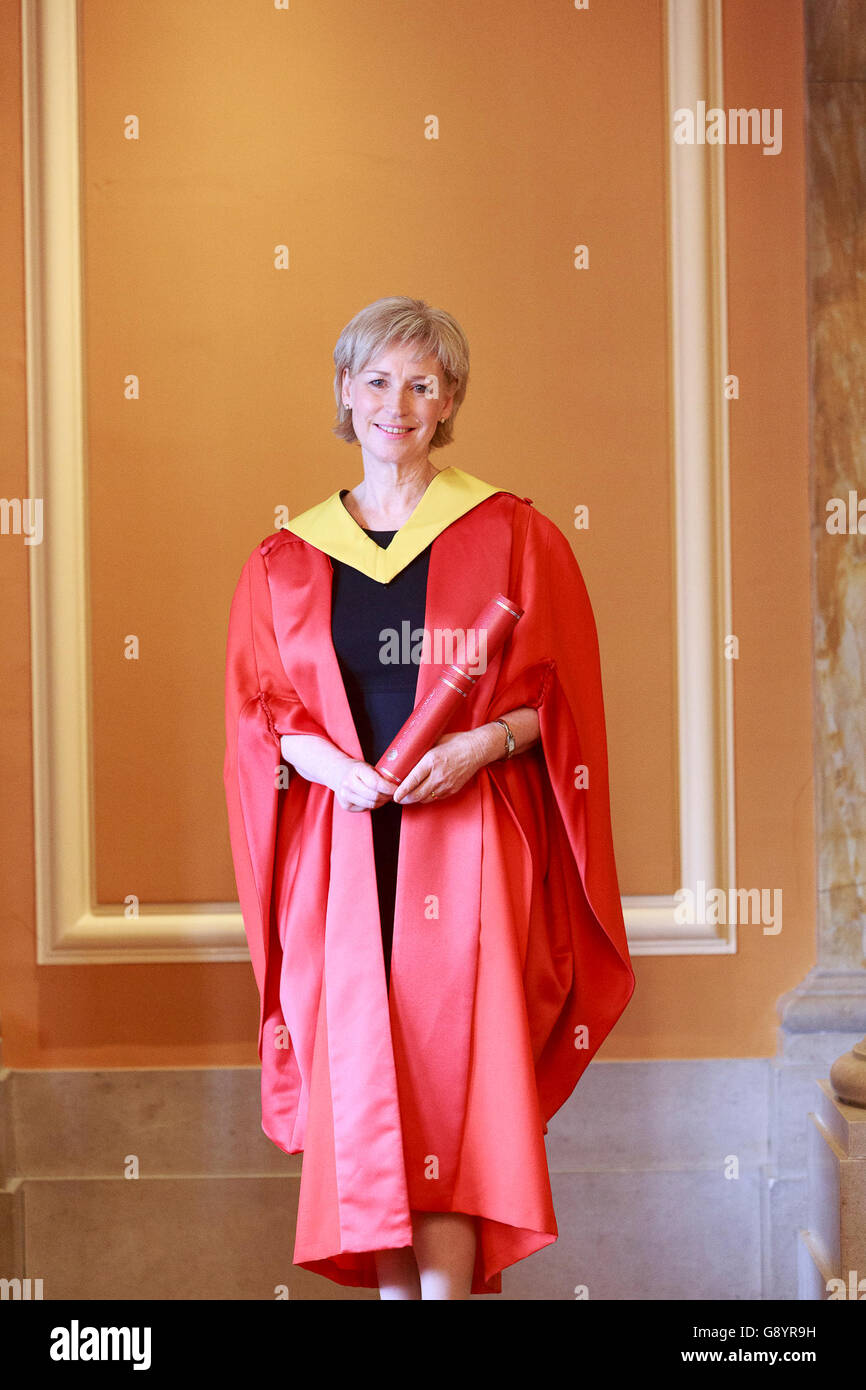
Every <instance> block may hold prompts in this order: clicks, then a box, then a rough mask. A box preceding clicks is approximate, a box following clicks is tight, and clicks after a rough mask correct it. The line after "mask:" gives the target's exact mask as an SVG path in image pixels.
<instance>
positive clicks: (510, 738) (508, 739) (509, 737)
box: [493, 719, 514, 762]
mask: <svg viewBox="0 0 866 1390" xmlns="http://www.w3.org/2000/svg"><path fill="white" fill-rule="evenodd" d="M493 723H494V724H501V725H502V727H503V729H504V730H505V758H504V761H505V762H508V759H509V758H510V757H511V755H512V754H513V752H514V735H513V733H512V732H511V730H510V729H509V727H508V725H507V724H506V722H505V720H504V719H494V721H493Z"/></svg>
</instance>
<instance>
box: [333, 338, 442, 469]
mask: <svg viewBox="0 0 866 1390" xmlns="http://www.w3.org/2000/svg"><path fill="white" fill-rule="evenodd" d="M453 399H454V393H453V392H451V394H450V395H449V394H446V389H445V377H444V375H443V373H442V368H441V367H440V365H439V362H438V360H437V359H436V358H435V357H433V356H430V357H420V358H419V357H418V347H417V344H415V343H392V344H390V345H389V346H388V347H386V348H384V349H382V351H380V352H378V353H376V354H375V356H373V357H371V358H370V361H369V362H368V363H367V364H366V366H364V367H363V368H362V369H361V371H360V372H358V373H357V374H356V375H355V376H354V377H353V376H350V375H349V371H348V369H347V368H346V369H344V371H343V400H344V401H348V402H350V403H351V406H352V427H353V429H354V431H355V434H356V435H357V437H358V442H359V443H360V445H361V452H362V453H363V456H364V464H365V466H366V464H367V463H368V462H369V461H371V460H376V461H378V462H381V463H389V464H397V465H404V464H415V463H423V462H424V461H425V460H426V459H427V451H428V447H429V444H430V440H431V439H432V438H433V435H434V433H435V431H436V426H437V424H438V423H439V421H440V420H441V419H443V418H447V417H448V415H450V413H451V405H452V402H453Z"/></svg>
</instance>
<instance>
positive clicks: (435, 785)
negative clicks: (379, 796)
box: [394, 729, 490, 806]
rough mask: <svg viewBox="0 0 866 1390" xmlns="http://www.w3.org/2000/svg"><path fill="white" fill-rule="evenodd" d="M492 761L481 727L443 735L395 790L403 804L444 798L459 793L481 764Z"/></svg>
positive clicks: (396, 796) (396, 795) (397, 800)
mask: <svg viewBox="0 0 866 1390" xmlns="http://www.w3.org/2000/svg"><path fill="white" fill-rule="evenodd" d="M489 761H490V745H489V742H488V741H487V740H486V739H485V738H484V737H483V735H482V733H481V730H480V729H467V730H466V731H465V732H463V733H457V734H443V735H442V737H441V738H440V739H439V741H438V742H437V743H435V744H434V745H433V747H432V748H431V749H430V750H429V752H427V753H425V754H424V756H423V758H421V759H419V761H418V762H417V763H416V764H415V766H414V767H413V768H412V771H411V772H407V773H406V776H405V777H404V778H403V781H402V782H401V783H400V785H399V787H397V788H396V790H395V792H394V800H395V801H396V802H398V803H399V804H400V805H404V806H405V805H408V804H410V803H411V802H414V801H418V802H420V801H433V800H434V793H435V800H436V801H441V800H442V799H443V797H446V796H453V795H454V793H455V792H459V791H460V789H461V787H464V786H465V785H466V783H467V782H468V781H469V778H470V777H472V776H474V774H475V773H476V772H477V771H478V769H479V768H480V767H483V766H484V764H485V763H487V762H489Z"/></svg>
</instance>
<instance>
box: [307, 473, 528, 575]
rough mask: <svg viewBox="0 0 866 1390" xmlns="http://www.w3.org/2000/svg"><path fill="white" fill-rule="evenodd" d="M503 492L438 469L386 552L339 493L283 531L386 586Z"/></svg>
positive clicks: (457, 474)
mask: <svg viewBox="0 0 866 1390" xmlns="http://www.w3.org/2000/svg"><path fill="white" fill-rule="evenodd" d="M502 491H503V489H502V488H499V487H491V485H490V483H485V482H482V481H481V479H480V478H475V477H473V476H472V474H471V473H464V472H463V470H462V469H461V468H454V467H450V468H442V469H440V471H439V472H438V473H437V474H436V476H435V478H433V479H431V481H430V482H429V483H428V485H427V490H426V492H425V493H424V494H423V496H422V497H421V500H420V501H419V502H418V504H417V505H416V507H415V510H414V511H413V512H412V513H411V515H410V516H408V517H407V519H406V520H405V521H404V522H403V525H402V526H401V527H400V529H399V530H398V531H397V534H396V535H395V536H394V539H393V540H392V541H391V544H390V545H389V546H388V548H387V550H383V549H382V547H381V546H380V545H377V544H376V542H375V541H374V540H372V539H371V537H370V536H368V535H367V534H366V533H365V531H364V530H363V529H362V527H360V526H359V525H358V523H357V521H355V520H354V518H353V517H351V516H350V515H349V513H348V512H347V511H346V508H345V506H344V505H343V503H342V501H341V499H340V493H339V491H337V492H332V493H331V496H330V497H328V498H326V499H325V501H324V502H319V503H317V505H316V506H315V507H309V508H308V509H307V510H306V511H305V512H301V513H300V515H299V516H296V517H295V519H294V520H293V521H290V522H288V523H287V524H286V526H284V527H283V528H282V529H283V530H285V531H291V532H292V534H293V535H295V536H300V537H301V539H302V540H305V541H309V543H310V545H314V546H315V547H316V549H317V550H323V551H324V552H325V554H326V555H331V556H333V558H334V559H335V560H343V561H345V563H346V564H347V565H351V566H352V568H353V569H356V570H360V571H361V573H362V574H366V575H368V576H369V578H370V579H375V580H376V581H377V582H378V583H379V584H387V583H389V581H390V580H392V579H393V578H394V576H395V575H397V574H399V573H400V571H401V570H403V569H405V568H406V566H407V565H408V564H410V563H411V561H412V560H414V559H415V557H416V555H420V554H421V551H422V550H425V549H426V547H427V546H428V545H429V544H430V542H431V541H434V540H435V539H436V537H437V536H438V535H439V534H440V532H441V531H444V530H445V528H446V526H450V525H451V523H452V521H457V519H458V518H459V517H461V516H464V515H465V513H466V512H469V511H471V510H472V508H473V507H477V506H478V503H479V502H483V501H484V500H485V499H486V498H488V497H492V496H493V494H494V493H496V492H502Z"/></svg>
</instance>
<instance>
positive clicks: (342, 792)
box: [333, 758, 394, 811]
mask: <svg viewBox="0 0 866 1390" xmlns="http://www.w3.org/2000/svg"><path fill="white" fill-rule="evenodd" d="M333 789H334V795H335V796H336V798H337V800H338V801H339V803H340V805H341V806H342V808H343V810H344V811H373V810H375V809H376V807H377V806H381V805H382V803H383V802H385V801H389V800H390V799H391V793H392V792H393V790H394V783H393V782H388V781H387V780H386V779H385V778H384V777H382V776H381V775H380V773H378V772H377V771H376V769H375V768H374V767H371V766H370V764H369V763H365V762H361V761H358V760H356V759H354V758H353V759H351V760H350V761H349V762H348V763H347V764H346V765H345V767H342V768H341V769H340V771H339V773H338V774H337V777H336V779H335V781H334V787H333Z"/></svg>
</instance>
